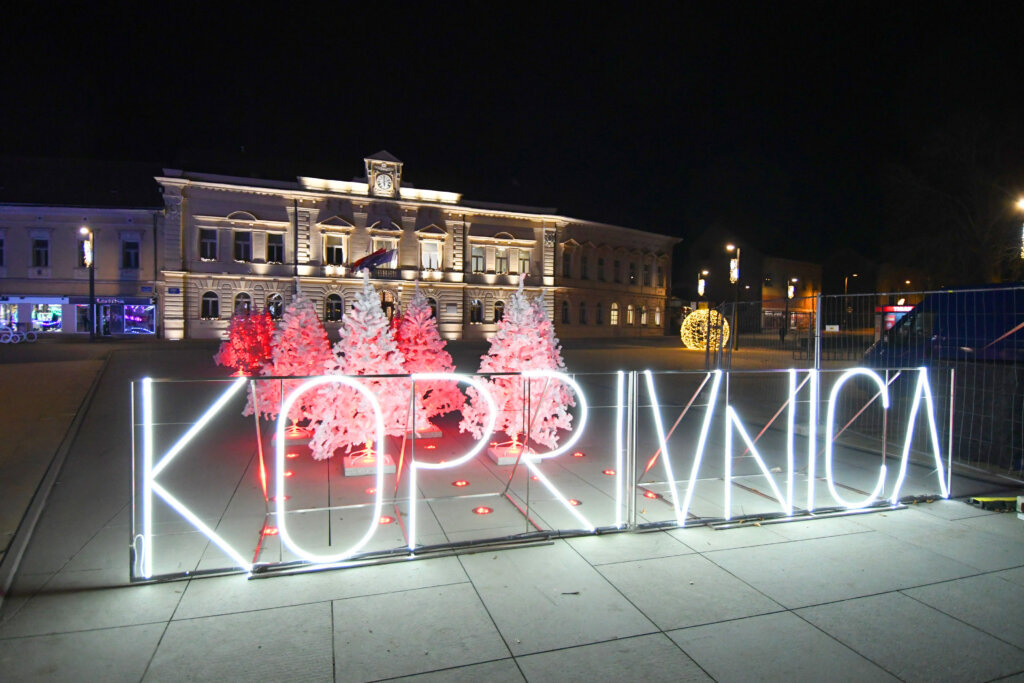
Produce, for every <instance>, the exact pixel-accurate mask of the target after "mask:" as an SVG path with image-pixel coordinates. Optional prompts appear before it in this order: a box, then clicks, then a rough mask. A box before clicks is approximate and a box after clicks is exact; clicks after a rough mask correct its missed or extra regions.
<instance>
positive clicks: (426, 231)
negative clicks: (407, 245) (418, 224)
mask: <svg viewBox="0 0 1024 683" xmlns="http://www.w3.org/2000/svg"><path fill="white" fill-rule="evenodd" d="M416 234H417V235H419V236H420V237H440V238H444V237H447V236H448V231H446V230H445V229H444V228H442V227H440V226H438V225H436V224H434V223H431V224H430V225H427V226H424V227H422V228H420V229H419V230H417V231H416Z"/></svg>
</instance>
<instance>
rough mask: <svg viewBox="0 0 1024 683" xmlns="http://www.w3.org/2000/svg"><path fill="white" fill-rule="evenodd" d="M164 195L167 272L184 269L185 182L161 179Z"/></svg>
mask: <svg viewBox="0 0 1024 683" xmlns="http://www.w3.org/2000/svg"><path fill="white" fill-rule="evenodd" d="M161 186H162V188H163V195H164V217H163V218H164V220H163V223H164V262H163V267H164V268H166V269H168V270H184V269H185V244H184V242H183V237H184V235H186V234H187V231H186V230H185V226H184V225H182V217H183V215H184V208H185V206H184V204H185V195H184V189H185V181H182V182H175V181H173V180H170V179H167V178H163V179H162V180H161Z"/></svg>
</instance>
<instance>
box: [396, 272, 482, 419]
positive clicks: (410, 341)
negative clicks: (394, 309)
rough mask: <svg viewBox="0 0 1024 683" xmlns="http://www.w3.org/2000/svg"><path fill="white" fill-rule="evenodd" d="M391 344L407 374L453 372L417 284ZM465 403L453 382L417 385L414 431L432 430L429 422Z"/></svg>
mask: <svg viewBox="0 0 1024 683" xmlns="http://www.w3.org/2000/svg"><path fill="white" fill-rule="evenodd" d="M395 341H396V342H397V343H398V350H399V351H401V352H402V356H403V357H404V358H405V371H406V372H407V373H409V374H412V373H416V372H454V371H455V366H454V365H453V364H452V357H451V354H450V353H448V351H446V350H445V345H446V342H445V340H444V339H442V338H441V333H440V332H438V330H437V319H436V318H434V316H433V315H432V314H431V312H430V304H429V303H428V302H427V297H425V296H423V293H422V292H420V288H419V284H418V283H417V285H416V292H415V293H414V294H413V296H412V301H410V302H409V307H408V308H406V310H405V313H403V314H402V317H401V318H400V319H399V321H398V326H397V327H396V329H395ZM465 400H466V399H465V397H464V396H463V395H462V392H461V391H460V390H459V385H458V384H457V383H456V382H445V381H431V382H417V383H416V431H418V432H427V431H431V430H433V429H434V426H433V425H432V424H431V423H430V418H432V417H437V416H438V415H443V414H445V413H448V412H451V411H453V410H461V409H462V406H463V403H465Z"/></svg>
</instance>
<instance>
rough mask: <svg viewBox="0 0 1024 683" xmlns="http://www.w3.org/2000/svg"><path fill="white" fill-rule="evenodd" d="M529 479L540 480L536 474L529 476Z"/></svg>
mask: <svg viewBox="0 0 1024 683" xmlns="http://www.w3.org/2000/svg"><path fill="white" fill-rule="evenodd" d="M530 479H532V480H533V481H540V477H538V476H537V475H536V474H535V475H533V476H532V477H530Z"/></svg>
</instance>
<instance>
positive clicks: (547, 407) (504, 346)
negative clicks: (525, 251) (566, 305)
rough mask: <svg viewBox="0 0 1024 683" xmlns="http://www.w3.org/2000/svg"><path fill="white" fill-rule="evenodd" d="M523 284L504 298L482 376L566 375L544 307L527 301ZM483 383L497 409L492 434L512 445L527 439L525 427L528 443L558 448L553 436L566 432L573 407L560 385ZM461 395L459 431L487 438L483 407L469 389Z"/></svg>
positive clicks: (511, 379)
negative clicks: (522, 436) (546, 372)
mask: <svg viewBox="0 0 1024 683" xmlns="http://www.w3.org/2000/svg"><path fill="white" fill-rule="evenodd" d="M523 279H524V278H520V280H519V290H518V291H517V292H516V293H515V294H513V295H512V296H511V297H510V298H509V302H508V306H506V308H505V317H504V318H502V320H501V321H500V322H499V323H498V331H497V333H496V334H495V335H494V337H492V338H491V346H490V349H489V350H488V352H487V355H486V356H483V357H482V358H481V362H480V372H481V373H488V372H523V371H524V370H556V371H564V370H565V362H564V361H563V360H562V350H561V347H560V346H559V344H558V338H557V337H556V336H555V328H554V325H553V324H552V323H551V319H550V318H548V316H547V313H546V311H545V310H544V302H543V300H542V299H541V298H540V297H537V299H535V300H533V301H530V300H529V298H528V297H527V296H526V294H525V293H524V292H523ZM486 381H487V382H488V384H489V388H490V390H491V394H492V395H493V397H494V401H495V403H497V405H498V420H497V423H496V428H497V429H500V430H502V431H503V432H505V433H506V434H507V435H508V436H509V438H510V439H511V440H512V441H513V442H516V441H517V440H518V438H519V435H520V434H525V433H526V431H527V425H529V432H530V434H529V436H530V440H531V441H534V442H537V443H541V444H544V445H546V446H549V447H552V448H554V447H555V446H557V445H558V430H560V429H570V428H571V426H572V415H571V414H570V413H569V411H568V408H569V406H575V405H576V401H575V399H573V396H572V392H571V391H570V390H569V388H568V387H567V386H566V385H565V384H563V383H561V382H557V381H553V380H551V379H548V378H537V379H531V380H529V381H526V380H524V379H523V378H521V377H494V378H491V379H490V380H486ZM466 393H467V394H468V395H469V401H468V402H467V404H466V406H465V408H463V410H462V416H463V419H462V422H460V423H459V429H460V430H462V431H464V432H466V431H468V432H470V433H471V434H473V436H475V437H476V438H478V439H479V438H481V437H484V436H486V435H485V434H483V422H484V417H485V415H486V412H487V404H486V403H485V402H484V401H483V400H482V399H481V398H480V397H479V396H477V393H476V391H475V390H473V389H472V388H470V389H468V390H467V391H466ZM527 408H529V412H527Z"/></svg>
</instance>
